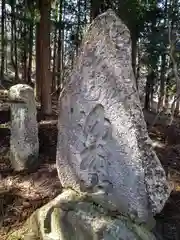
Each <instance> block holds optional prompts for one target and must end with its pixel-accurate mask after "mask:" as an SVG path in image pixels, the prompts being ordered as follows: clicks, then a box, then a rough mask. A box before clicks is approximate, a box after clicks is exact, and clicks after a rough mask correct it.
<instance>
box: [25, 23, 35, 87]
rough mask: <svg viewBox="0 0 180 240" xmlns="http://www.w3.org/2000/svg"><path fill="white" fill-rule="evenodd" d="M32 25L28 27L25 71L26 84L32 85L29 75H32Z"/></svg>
mask: <svg viewBox="0 0 180 240" xmlns="http://www.w3.org/2000/svg"><path fill="white" fill-rule="evenodd" d="M33 38H34V35H33V24H30V26H29V60H28V70H27V79H28V84H30V85H31V84H32V81H31V73H32V55H33Z"/></svg>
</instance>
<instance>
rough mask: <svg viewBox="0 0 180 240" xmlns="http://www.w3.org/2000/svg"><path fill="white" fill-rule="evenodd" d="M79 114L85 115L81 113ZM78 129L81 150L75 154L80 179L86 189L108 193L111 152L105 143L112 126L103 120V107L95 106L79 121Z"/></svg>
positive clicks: (110, 134) (106, 120)
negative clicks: (96, 189)
mask: <svg viewBox="0 0 180 240" xmlns="http://www.w3.org/2000/svg"><path fill="white" fill-rule="evenodd" d="M81 114H83V115H85V113H84V112H83V111H81ZM78 127H79V130H80V129H81V131H82V133H83V134H82V135H81V137H78V140H77V141H79V140H80V141H81V143H82V145H83V148H82V149H81V150H80V151H79V152H76V153H75V155H76V158H77V160H78V162H79V172H80V175H81V176H80V178H83V179H84V184H86V187H87V188H90V189H92V188H94V187H97V188H100V189H101V190H103V191H105V192H106V190H107V188H108V191H109V190H110V189H109V188H111V187H112V183H111V182H110V180H109V174H108V164H109V162H108V160H109V158H110V155H111V152H110V150H109V148H108V146H107V141H108V140H109V139H111V138H112V126H111V123H110V121H109V120H108V119H107V118H105V115H104V108H103V106H102V105H100V104H97V105H96V106H95V107H94V108H93V109H92V110H91V111H90V113H89V114H88V115H87V117H85V118H84V120H83V121H80V123H79V124H78ZM79 133H80V131H79ZM75 145H76V144H75ZM73 148H74V147H73ZM75 151H77V150H75Z"/></svg>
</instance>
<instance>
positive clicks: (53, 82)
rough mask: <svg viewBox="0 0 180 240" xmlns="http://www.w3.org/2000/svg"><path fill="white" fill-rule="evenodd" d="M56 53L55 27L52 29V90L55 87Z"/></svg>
mask: <svg viewBox="0 0 180 240" xmlns="http://www.w3.org/2000/svg"><path fill="white" fill-rule="evenodd" d="M56 55H57V28H56V27H55V29H54V52H53V71H52V92H54V91H55V89H56V75H55V74H56Z"/></svg>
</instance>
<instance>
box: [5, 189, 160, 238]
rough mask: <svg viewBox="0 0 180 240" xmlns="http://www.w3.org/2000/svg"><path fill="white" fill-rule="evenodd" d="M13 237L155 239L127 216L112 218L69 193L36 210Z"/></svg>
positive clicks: (85, 198) (88, 202) (100, 208)
mask: <svg viewBox="0 0 180 240" xmlns="http://www.w3.org/2000/svg"><path fill="white" fill-rule="evenodd" d="M13 236H14V238H15V237H16V238H18V237H21V238H22V237H23V239H24V240H29V239H34V240H39V239H41V240H155V239H156V238H155V237H154V235H153V234H152V233H150V231H149V230H148V229H147V228H146V227H145V226H143V225H136V224H135V223H133V222H132V221H131V220H130V219H128V218H126V217H124V216H118V217H112V216H110V215H108V213H107V211H106V210H104V209H103V208H102V207H101V206H98V205H95V204H93V203H92V202H91V201H88V196H86V195H79V194H78V193H77V192H75V191H73V190H70V189H69V190H65V191H64V192H63V193H62V194H60V195H59V196H57V197H56V198H55V199H53V200H52V201H50V202H49V203H48V204H46V205H45V206H43V207H41V208H40V209H38V210H36V211H35V212H34V213H33V214H32V215H31V217H30V218H29V219H28V220H27V222H26V223H25V225H24V227H23V228H22V229H21V231H19V232H14V233H12V234H11V235H10V239H12V238H13ZM10 239H9V240H10Z"/></svg>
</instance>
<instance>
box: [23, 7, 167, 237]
mask: <svg viewBox="0 0 180 240" xmlns="http://www.w3.org/2000/svg"><path fill="white" fill-rule="evenodd" d="M56 160H57V170H58V175H59V178H60V181H61V184H62V186H63V188H64V190H63V192H62V194H60V195H59V196H57V197H56V198H55V199H53V200H52V201H51V202H49V203H48V204H47V205H45V206H44V207H42V208H40V209H39V210H37V211H36V212H35V213H34V214H33V215H32V216H31V218H30V219H29V220H28V222H27V225H26V228H25V229H30V230H31V231H28V234H26V238H24V239H25V240H27V239H38V237H39V238H40V239H43V240H50V239H51V240H52V239H53V240H88V239H89V240H91V239H92V240H128V239H131V240H136V239H137V240H138V239H141V240H155V239H156V237H155V236H154V234H152V229H153V227H154V221H153V220H154V218H153V216H154V215H155V214H156V213H158V212H160V211H161V210H162V208H163V206H164V204H165V202H166V200H167V199H168V197H169V194H170V188H169V185H168V183H167V181H166V176H165V172H164V170H163V168H162V166H161V164H160V161H159V159H158V158H157V156H156V154H155V152H154V151H153V147H152V145H151V141H150V138H149V136H148V132H147V129H146V124H145V121H144V117H143V113H142V109H141V104H140V100H139V96H138V93H137V89H136V85H135V79H134V75H133V71H132V66H131V40H130V32H129V30H128V28H127V27H126V26H125V25H124V23H123V22H122V21H121V20H120V19H119V18H118V17H117V16H116V15H115V13H114V12H113V11H112V10H108V11H107V12H105V13H103V14H101V15H99V16H98V17H97V18H96V19H95V20H94V21H93V22H92V24H91V25H90V26H89V28H88V30H87V33H86V34H85V37H84V39H83V42H82V46H81V49H80V54H79V57H78V59H77V63H76V65H75V67H74V69H73V71H72V74H71V76H70V78H69V81H68V82H67V85H66V86H65V88H64V91H63V92H62V94H61V96H60V98H59V123H58V144H57V157H56ZM27 226H28V227H27Z"/></svg>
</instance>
